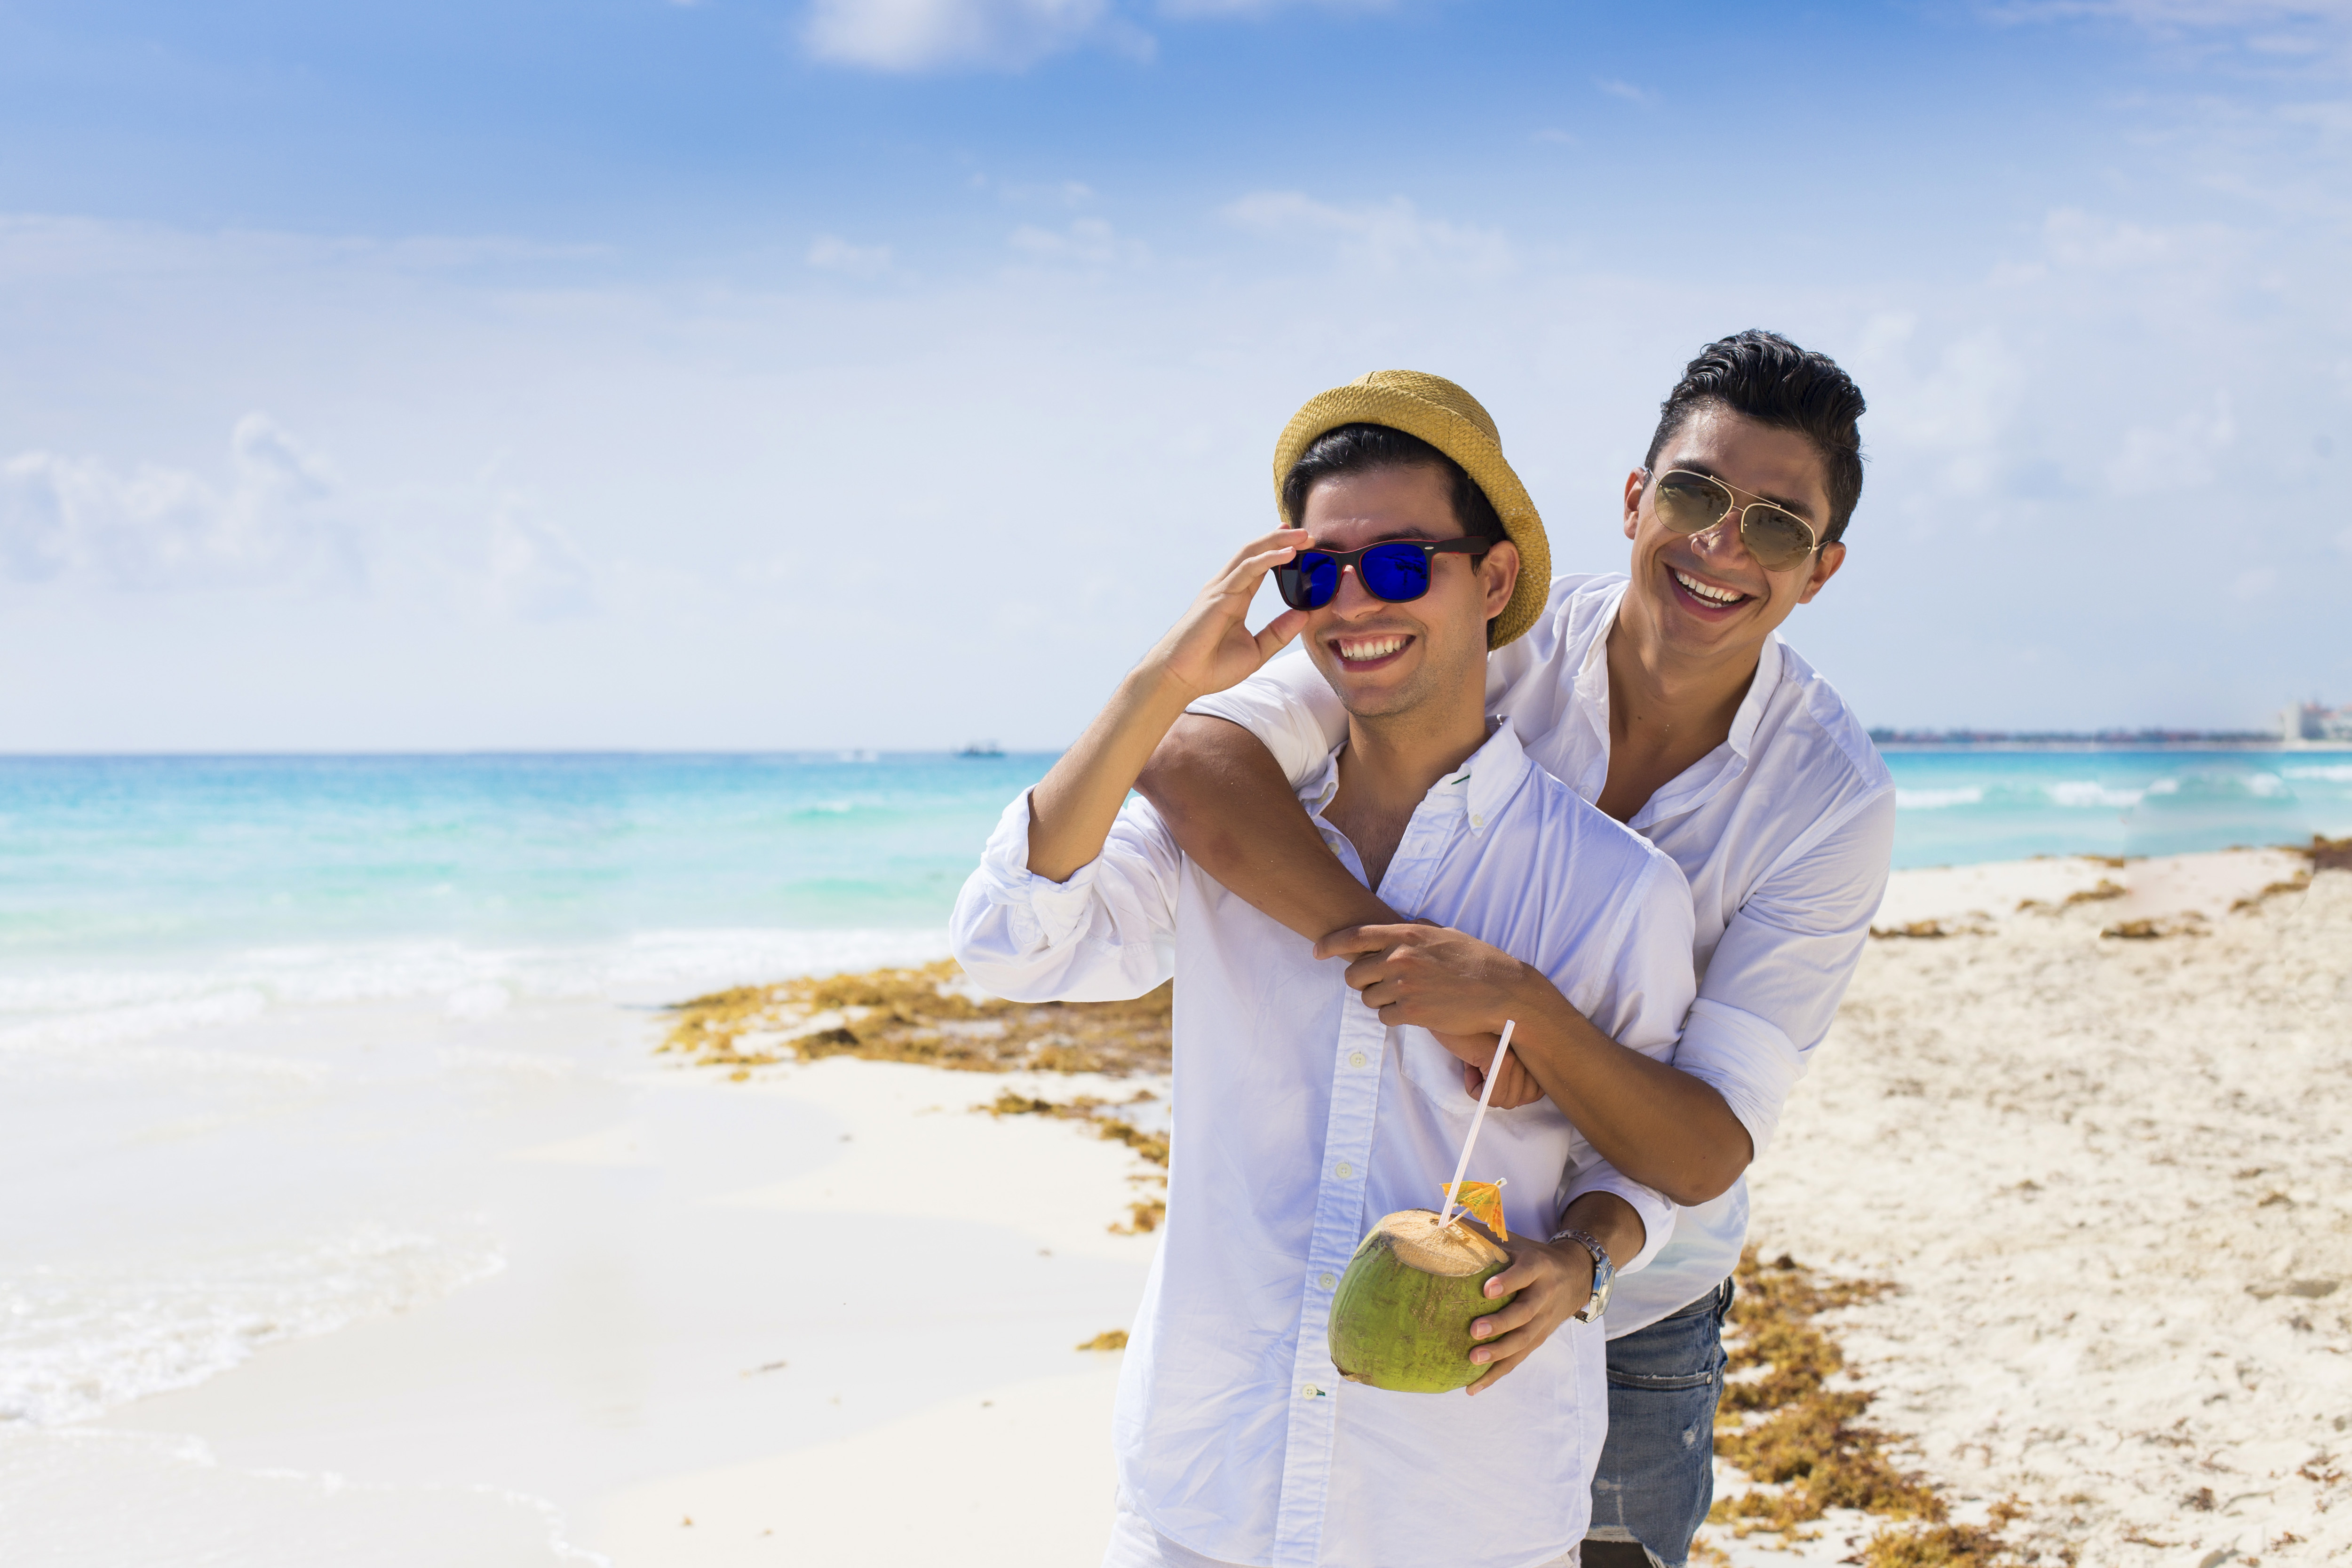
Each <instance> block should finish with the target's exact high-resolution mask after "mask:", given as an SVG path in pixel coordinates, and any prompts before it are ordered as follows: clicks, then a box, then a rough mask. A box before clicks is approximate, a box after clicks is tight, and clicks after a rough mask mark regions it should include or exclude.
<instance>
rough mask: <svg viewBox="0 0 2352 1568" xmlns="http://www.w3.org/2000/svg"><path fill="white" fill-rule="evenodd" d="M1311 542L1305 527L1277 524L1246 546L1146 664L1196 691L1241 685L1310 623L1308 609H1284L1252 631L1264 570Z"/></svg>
mask: <svg viewBox="0 0 2352 1568" xmlns="http://www.w3.org/2000/svg"><path fill="white" fill-rule="evenodd" d="M1307 543H1308V539H1307V530H1306V529H1304V528H1277V529H1276V530H1275V531H1274V532H1273V533H1270V534H1265V535H1261V536H1260V537H1258V538H1255V539H1252V540H1251V541H1250V542H1249V543H1247V544H1245V545H1244V546H1243V547H1242V549H1241V552H1240V553H1239V554H1238V555H1236V556H1234V559H1232V560H1231V561H1230V562H1228V563H1227V564H1226V566H1225V569H1224V570H1223V571H1221V572H1219V573H1218V574H1217V575H1216V576H1215V577H1213V578H1211V579H1210V580H1209V584H1208V586H1207V587H1205V588H1203V589H1202V590H1201V592H1200V595H1199V596H1198V597H1197V598H1195V599H1194V600H1193V601H1192V608H1191V609H1189V610H1187V611H1185V612H1184V614H1183V617H1182V618H1181V620H1179V621H1178V622H1176V624H1175V625H1174V626H1172V627H1171V628H1170V629H1169V632H1168V634H1167V635H1166V636H1165V637H1162V638H1160V642H1159V643H1158V645H1157V646H1155V647H1154V648H1153V649H1152V650H1151V652H1150V654H1148V655H1147V656H1146V658H1145V663H1147V664H1157V665H1158V666H1159V668H1160V670H1161V671H1163V672H1164V673H1165V674H1167V675H1168V676H1169V677H1170V678H1171V679H1172V680H1174V681H1176V682H1177V683H1179V684H1180V685H1182V686H1184V687H1185V688H1187V689H1188V690H1189V691H1190V692H1191V694H1192V695H1194V696H1206V695H1209V694H1210V693H1211V692H1221V691H1223V690H1224V689H1225V688H1226V687H1227V686H1234V685H1240V684H1241V683H1242V682H1244V681H1245V680H1247V679H1249V678H1250V676H1252V675H1254V674H1257V672H1258V669H1259V667H1260V666H1262V665H1263V664H1265V662H1266V661H1267V660H1268V659H1270V658H1272V657H1274V655H1275V654H1276V653H1280V652H1281V651H1282V646H1283V644H1284V643H1287V642H1289V641H1290V640H1291V639H1292V638H1293V637H1296V636H1297V635H1298V629H1299V628H1300V627H1302V626H1304V625H1305V624H1307V614H1306V612H1304V611H1299V610H1285V611H1284V612H1282V613H1281V614H1279V615H1277V616H1276V617H1275V618H1274V619H1273V620H1271V621H1269V622H1266V623H1265V630H1264V631H1261V632H1255V633H1253V632H1251V631H1250V629H1249V622H1248V616H1249V607H1250V601H1251V600H1253V599H1255V597H1256V596H1257V589H1258V584H1260V583H1261V582H1264V581H1265V574H1266V573H1267V572H1269V571H1271V570H1274V568H1276V567H1277V566H1280V565H1281V564H1282V563H1283V562H1285V561H1286V560H1288V559H1290V558H1291V557H1292V556H1293V555H1295V554H1297V552H1298V551H1299V550H1300V549H1303V548H1305V547H1306V545H1307Z"/></svg>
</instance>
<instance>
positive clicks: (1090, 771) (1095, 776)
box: [1029, 663, 1192, 882]
mask: <svg viewBox="0 0 2352 1568" xmlns="http://www.w3.org/2000/svg"><path fill="white" fill-rule="evenodd" d="M1191 697H1192V693H1191V692H1190V691H1189V690H1187V689H1186V688H1185V687H1184V686H1183V685H1181V683H1180V682H1177V681H1174V680H1172V679H1171V678H1170V677H1169V676H1168V675H1167V674H1165V673H1163V672H1160V671H1159V670H1157V669H1156V668H1154V667H1153V666H1152V665H1151V664H1149V663H1146V664H1139V665H1138V666H1137V667H1136V668H1135V669H1134V670H1132V671H1130V672H1129V674H1128V677H1127V678H1126V679H1125V680H1123V681H1121V682H1120V683H1119V684H1118V691H1117V692H1115V693H1113V694H1112V695H1111V699H1110V701H1109V702H1108V704H1106V705H1104V707H1103V710H1102V712H1100V713H1098V714H1097V715H1096V716H1095V721H1094V723H1092V724H1090V725H1088V726H1087V732H1086V733H1085V734H1084V735H1082V736H1080V737H1078V743H1077V744H1076V746H1073V747H1070V749H1069V750H1067V751H1066V752H1064V753H1063V754H1062V757H1061V760H1059V761H1057V762H1055V764H1054V766H1053V768H1052V770H1051V771H1049V772H1048V773H1047V774H1046V775H1045V778H1044V779H1041V780H1040V781H1039V782H1038V784H1037V787H1036V788H1035V789H1032V790H1031V791H1030V792H1029V870H1030V871H1031V872H1032V873H1034V874H1036V875H1038V876H1042V877H1045V879H1046V880H1048V881H1050V882H1067V881H1069V880H1070V877H1071V876H1072V874H1073V873H1076V871H1077V869H1078V868H1079V867H1080V866H1083V865H1085V864H1086V863H1087V862H1089V861H1091V860H1093V859H1094V858H1095V857H1096V856H1097V855H1098V854H1100V853H1102V847H1103V841H1104V840H1105V839H1106V838H1108V836H1109V835H1110V830H1111V824H1112V823H1113V822H1115V821H1118V809H1119V806H1120V805H1121V803H1123V802H1124V801H1125V800H1127V792H1128V790H1129V789H1132V788H1134V786H1135V779H1136V775H1137V774H1139V773H1140V772H1141V771H1142V770H1143V765H1144V763H1145V762H1146V761H1147V760H1149V759H1150V756H1151V750H1152V747H1155V746H1158V745H1159V744H1160V737H1162V736H1164V735H1166V734H1167V733H1168V727H1169V725H1170V724H1171V722H1173V721H1174V720H1175V719H1176V717H1177V716H1179V715H1181V713H1182V712H1183V711H1184V705H1185V703H1186V702H1188V701H1190V700H1191Z"/></svg>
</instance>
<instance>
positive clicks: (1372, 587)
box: [1274, 538, 1495, 610]
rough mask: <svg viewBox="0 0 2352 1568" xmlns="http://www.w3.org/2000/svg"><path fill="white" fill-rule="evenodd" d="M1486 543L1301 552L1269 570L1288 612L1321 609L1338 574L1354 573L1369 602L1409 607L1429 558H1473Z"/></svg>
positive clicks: (1396, 543) (1335, 592)
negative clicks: (1290, 610) (1351, 569)
mask: <svg viewBox="0 0 2352 1568" xmlns="http://www.w3.org/2000/svg"><path fill="white" fill-rule="evenodd" d="M1494 543H1495V541H1494V540H1492V539H1486V538H1464V539H1436V540H1433V541H1432V542H1429V543H1426V544H1424V543H1423V542H1422V541H1420V540H1418V539H1390V540H1388V541H1387V542H1386V543H1383V544H1376V545H1366V546H1365V547H1364V548H1363V549H1351V550H1328V549H1303V550H1300V551H1299V552H1298V553H1297V555H1295V556H1293V557H1291V558H1290V559H1289V561H1288V562H1286V564H1284V565H1282V566H1277V567H1276V568H1275V569H1274V585H1275V588H1276V590H1277V591H1280V593H1281V594H1282V601H1283V602H1284V603H1285V604H1287V605H1289V606H1290V607H1291V608H1292V609H1293V610H1320V609H1322V608H1323V607H1324V606H1325V605H1327V604H1328V603H1330V602H1331V601H1333V600H1334V599H1337V598H1338V597H1339V574H1340V573H1341V572H1343V571H1345V570H1348V568H1349V567H1351V566H1352V567H1354V568H1355V569H1356V580H1358V581H1359V582H1361V583H1362V584H1363V585H1364V591H1365V592H1367V593H1369V594H1370V595H1371V596H1372V597H1373V598H1374V599H1380V600H1385V601H1387V602H1389V603H1391V604H1409V603H1411V602H1412V601H1414V600H1416V599H1419V598H1420V597H1421V596H1422V595H1423V594H1424V593H1427V592H1428V591H1429V574H1430V570H1431V563H1432V561H1433V559H1434V558H1435V557H1437V556H1438V555H1440V554H1448V555H1466V556H1469V557H1471V558H1472V561H1471V564H1472V565H1474V566H1475V565H1476V564H1477V560H1476V558H1477V557H1479V556H1483V555H1485V554H1486V552H1487V550H1489V549H1492V548H1493V547H1494Z"/></svg>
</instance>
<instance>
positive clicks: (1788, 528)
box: [1656, 468, 1821, 571]
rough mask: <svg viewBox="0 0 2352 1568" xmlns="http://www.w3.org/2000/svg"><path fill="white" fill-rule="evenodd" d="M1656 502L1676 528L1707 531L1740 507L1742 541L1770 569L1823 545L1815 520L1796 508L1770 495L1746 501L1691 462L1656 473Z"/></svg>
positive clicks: (1666, 520) (1672, 529)
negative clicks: (1799, 513) (1775, 502)
mask: <svg viewBox="0 0 2352 1568" xmlns="http://www.w3.org/2000/svg"><path fill="white" fill-rule="evenodd" d="M1656 506H1657V511H1658V521H1659V522H1661V523H1664V525H1665V526H1666V528H1667V529H1668V530H1669V531H1670V532H1673V533H1677V534H1700V533H1705V532H1706V530H1707V529H1709V528H1713V527H1715V525H1716V524H1717V523H1719V522H1721V521H1723V520H1724V519H1725V518H1726V517H1729V516H1731V515H1732V513H1734V512H1738V514H1739V542H1740V543H1742V544H1744V545H1746V546H1747V547H1748V554H1749V555H1751V556H1754V557H1755V558H1756V564H1757V565H1758V566H1760V567H1762V568H1763V569H1764V570H1766V571H1782V570H1787V569H1788V568H1790V567H1792V566H1794V565H1796V564H1797V563H1798V562H1799V561H1801V560H1802V559H1805V558H1806V557H1807V556H1809V555H1811V554H1812V553H1813V551H1814V550H1816V549H1819V548H1820V547H1821V539H1820V538H1819V537H1818V536H1816V535H1815V534H1814V532H1813V525H1812V524H1811V523H1809V522H1807V521H1805V519H1804V518H1802V517H1799V516H1797V514H1796V513H1794V512H1791V511H1789V510H1787V509H1786V508H1785V507H1776V506H1774V505H1772V503H1771V502H1769V501H1751V502H1749V503H1748V505H1747V506H1745V507H1742V506H1740V505H1739V504H1738V497H1735V496H1734V495H1732V493H1731V491H1730V489H1729V487H1728V486H1726V485H1724V483H1723V482H1722V481H1721V480H1719V479H1710V478H1708V477H1707V476H1706V475H1704V474H1694V473H1692V472H1691V471H1690V470H1689V469H1687V468H1669V469H1668V470H1666V472H1664V474H1661V475H1659V476H1658V481H1657V490H1656Z"/></svg>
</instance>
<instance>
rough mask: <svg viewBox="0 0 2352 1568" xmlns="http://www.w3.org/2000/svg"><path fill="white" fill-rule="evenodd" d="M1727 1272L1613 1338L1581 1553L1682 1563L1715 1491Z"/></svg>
mask: <svg viewBox="0 0 2352 1568" xmlns="http://www.w3.org/2000/svg"><path fill="white" fill-rule="evenodd" d="M1730 1310H1731V1281H1728V1280H1726V1281H1724V1282H1723V1283H1722V1284H1720V1285H1718V1286H1717V1287H1716V1288H1715V1289H1714V1290H1713V1291H1709V1292H1707V1293H1706V1295H1704V1296H1701V1297H1700V1298H1699V1299H1698V1300H1697V1301H1693V1302H1692V1303H1691V1304H1690V1305H1689V1306H1686V1307H1685V1308H1684V1309H1683V1310H1682V1311H1680V1312H1676V1313H1675V1314H1674V1315H1673V1316H1672V1317H1667V1318H1661V1319H1660V1320H1659V1321H1658V1322H1654V1323H1652V1324H1651V1325H1650V1326H1649V1327H1648V1328H1645V1329H1637V1330H1635V1331H1634V1332H1633V1333H1629V1334H1627V1335H1625V1336H1624V1337H1623V1338H1622V1339H1612V1340H1611V1341H1610V1342H1609V1440H1608V1441H1607V1442H1606V1443H1604V1444H1602V1445H1601V1469H1600V1472H1599V1473H1598V1474H1597V1475H1595V1476H1594V1477H1593V1478H1592V1529H1591V1533H1590V1534H1588V1535H1587V1536H1586V1537H1585V1540H1586V1542H1587V1551H1586V1553H1585V1561H1586V1562H1587V1563H1601V1562H1603V1561H1606V1560H1610V1559H1612V1558H1613V1557H1617V1556H1622V1555H1623V1554H1625V1553H1628V1552H1632V1551H1633V1548H1632V1547H1631V1546H1630V1545H1626V1546H1621V1547H1617V1548H1604V1549H1602V1550H1600V1551H1594V1550H1592V1549H1591V1545H1592V1543H1594V1542H1641V1544H1642V1545H1643V1547H1646V1548H1647V1549H1648V1553H1649V1557H1650V1560H1651V1561H1652V1562H1655V1563H1664V1564H1665V1565H1666V1568H1683V1564H1684V1563H1685V1562H1686V1561H1687V1560H1688V1559H1689V1557H1690V1546H1691V1537H1692V1536H1694V1535H1696V1534H1697V1533H1698V1527H1699V1526H1700V1525H1701V1524H1704V1523H1705V1522H1706V1511H1707V1506H1708V1505H1709V1504H1710V1503H1712V1502H1713V1501H1714V1500H1715V1407H1716V1405H1717V1402H1718V1401H1719V1400H1721V1399H1722V1397H1723V1368H1724V1362H1725V1356H1724V1354H1723V1319H1724V1314H1725V1313H1727V1312H1729V1311H1730Z"/></svg>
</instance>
